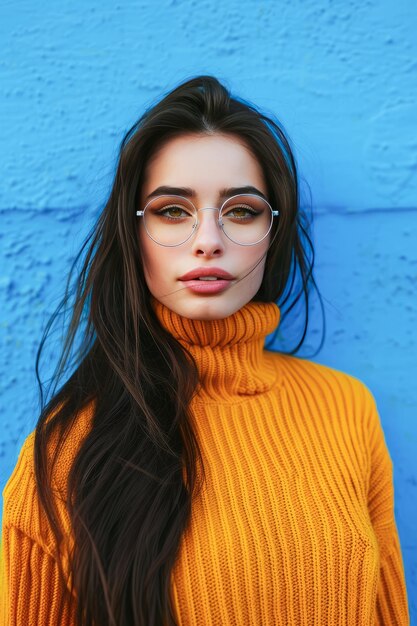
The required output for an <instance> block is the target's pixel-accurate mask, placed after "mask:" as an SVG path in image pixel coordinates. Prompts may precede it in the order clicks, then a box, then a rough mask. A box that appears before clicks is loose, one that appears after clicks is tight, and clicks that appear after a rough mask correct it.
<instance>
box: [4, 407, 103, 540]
mask: <svg viewBox="0 0 417 626" xmlns="http://www.w3.org/2000/svg"><path fill="white" fill-rule="evenodd" d="M92 415H93V408H92V407H87V408H85V409H84V410H83V411H81V412H80V414H79V415H78V416H77V418H76V420H75V421H74V424H73V425H72V427H71V428H70V430H69V432H68V435H67V436H66V438H65V440H64V441H63V442H62V444H61V446H59V450H58V449H57V438H56V436H55V435H53V436H52V437H51V440H50V441H49V443H48V449H47V451H48V461H50V460H51V459H52V458H53V456H54V454H55V453H56V452H57V451H58V454H57V461H56V463H55V464H54V465H53V470H52V489H53V492H54V495H55V496H56V503H57V510H58V514H59V516H60V518H61V521H62V522H63V524H64V526H66V525H67V516H66V512H65V507H64V505H63V503H64V502H65V498H66V482H67V477H68V473H69V471H70V469H71V466H72V463H73V461H74V459H75V456H76V454H77V451H78V449H79V447H80V446H81V443H82V441H83V439H84V438H85V436H86V435H87V433H88V432H89V429H90V425H91V418H92ZM3 527H4V528H7V527H14V528H17V529H19V530H20V531H21V532H22V533H24V534H25V535H27V536H28V537H31V538H32V539H34V540H36V541H38V542H40V543H42V541H40V538H43V541H45V543H48V541H49V539H50V538H51V537H49V533H48V524H47V522H46V515H45V513H44V510H43V507H42V505H41V502H40V499H39V495H38V489H37V484H36V476H35V431H33V432H31V433H30V434H29V435H28V437H27V438H26V439H25V441H24V443H23V445H22V448H21V450H20V453H19V457H18V460H17V463H16V465H15V468H14V470H13V472H12V474H11V476H10V478H9V480H8V482H7V483H6V486H5V488H4V490H3Z"/></svg>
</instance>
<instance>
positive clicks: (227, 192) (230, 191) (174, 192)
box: [146, 185, 268, 201]
mask: <svg viewBox="0 0 417 626" xmlns="http://www.w3.org/2000/svg"><path fill="white" fill-rule="evenodd" d="M240 194H256V195H257V196H261V197H262V198H264V199H265V200H267V201H268V198H267V197H266V196H265V194H263V193H262V191H260V190H259V189H257V188H256V187H254V186H253V185H245V186H244V187H225V188H223V189H221V190H220V193H219V197H220V198H222V199H223V198H230V197H231V196H237V195H240ZM196 195H197V194H196V192H195V190H194V189H191V188H190V187H170V186H169V185H161V186H160V187H157V188H156V189H154V190H153V191H152V192H151V193H150V194H149V195H148V196H146V199H147V200H149V199H150V198H154V197H155V196H184V197H185V198H195V196H196Z"/></svg>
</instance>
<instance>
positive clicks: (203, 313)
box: [167, 297, 246, 321]
mask: <svg viewBox="0 0 417 626" xmlns="http://www.w3.org/2000/svg"><path fill="white" fill-rule="evenodd" d="M172 304H173V305H174V306H170V305H169V304H168V303H167V306H168V307H169V308H171V309H172V310H173V311H174V312H175V313H178V314H179V315H181V316H182V317H187V318H188V319H191V320H202V321H210V320H221V319H224V318H226V317H229V315H233V313H236V311H238V310H239V309H241V308H242V307H243V306H245V304H246V300H245V301H244V302H239V301H230V299H229V301H228V302H224V301H222V300H221V299H220V298H215V297H212V298H208V297H205V298H198V299H193V301H192V302H187V303H182V304H179V303H178V304H177V305H176V304H175V303H172Z"/></svg>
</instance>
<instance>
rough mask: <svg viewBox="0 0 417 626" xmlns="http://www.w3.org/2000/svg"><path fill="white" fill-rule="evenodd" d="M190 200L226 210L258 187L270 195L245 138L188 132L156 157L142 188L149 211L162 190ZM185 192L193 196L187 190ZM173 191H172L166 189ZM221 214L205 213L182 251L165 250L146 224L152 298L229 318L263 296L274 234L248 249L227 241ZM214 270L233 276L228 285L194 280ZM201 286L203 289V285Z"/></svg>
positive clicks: (144, 247)
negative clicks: (241, 190) (233, 198)
mask: <svg viewBox="0 0 417 626" xmlns="http://www.w3.org/2000/svg"><path fill="white" fill-rule="evenodd" d="M160 187H165V188H168V187H169V188H174V189H175V190H176V191H174V190H172V191H170V193H176V195H181V196H184V195H187V197H189V199H190V200H191V201H192V202H193V204H194V206H195V207H196V208H197V209H201V208H205V207H218V208H220V206H221V204H222V203H223V202H224V201H225V199H226V198H227V197H230V196H232V195H236V194H237V193H239V191H235V190H236V189H239V188H242V187H253V188H254V189H253V191H252V193H261V194H263V195H265V196H267V189H266V184H265V180H264V176H263V173H262V170H261V167H260V165H259V163H258V161H257V160H256V159H255V157H254V156H253V155H252V153H251V152H250V151H249V149H248V148H247V147H246V146H245V144H244V143H243V141H240V140H239V139H238V138H235V137H232V136H227V135H221V134H215V135H197V134H187V135H182V136H180V137H177V138H175V139H171V140H169V141H168V142H167V143H166V144H164V145H163V147H162V148H161V149H160V150H159V151H157V152H156V154H155V155H154V156H153V157H152V158H151V159H150V161H149V162H148V164H147V167H146V170H145V177H144V183H143V186H142V195H141V207H140V209H143V208H144V207H145V205H146V204H147V202H148V201H149V199H150V196H151V195H152V194H154V192H155V191H156V190H157V189H158V188H160ZM184 188H186V189H187V191H184ZM159 193H160V194H161V193H167V191H166V190H165V191H161V192H159ZM218 218H219V214H218V211H213V210H206V211H198V220H199V226H198V228H197V230H196V232H195V233H194V235H193V236H192V237H191V238H190V239H188V241H186V242H185V243H183V244H181V245H179V246H177V247H164V246H161V245H159V244H158V243H156V242H155V241H153V240H152V239H151V238H150V237H149V236H148V235H147V233H146V230H145V228H144V224H143V218H138V219H139V242H140V249H141V253H142V259H143V266H144V273H145V279H146V283H147V285H148V288H149V290H150V292H151V294H152V295H153V296H154V297H155V298H156V299H157V300H159V301H160V302H162V303H163V304H164V305H166V306H167V307H168V308H169V309H171V310H172V311H174V312H175V313H178V314H179V315H181V316H183V317H188V318H190V319H199V320H212V319H221V318H224V317H227V316H228V315H231V314H232V313H235V312H236V311H237V310H239V309H240V308H241V307H243V306H244V305H245V304H247V303H248V302H249V301H250V300H251V299H252V298H253V297H254V295H255V294H256V293H257V291H258V289H259V287H260V285H261V282H262V278H263V272H264V265H265V257H266V252H267V250H268V245H269V235H268V236H267V237H266V238H265V239H264V240H263V241H261V242H260V243H257V244H255V245H252V246H242V245H239V244H237V243H234V242H232V241H231V240H230V239H228V238H227V237H226V235H225V234H224V233H223V231H222V230H221V228H220V227H219V225H218ZM207 271H208V273H209V274H210V276H218V275H219V274H220V275H221V274H222V273H223V274H222V275H223V278H224V277H227V280H222V281H221V283H220V282H219V281H217V282H216V283H215V281H213V280H210V278H208V279H207V280H202V281H201V280H199V279H197V280H198V282H197V283H196V280H188V277H187V276H186V275H187V274H189V273H190V272H195V274H193V276H192V278H193V279H195V276H196V275H198V274H199V272H201V274H202V276H203V277H204V273H206V278H207ZM200 284H201V287H200Z"/></svg>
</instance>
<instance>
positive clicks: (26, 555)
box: [0, 527, 75, 626]
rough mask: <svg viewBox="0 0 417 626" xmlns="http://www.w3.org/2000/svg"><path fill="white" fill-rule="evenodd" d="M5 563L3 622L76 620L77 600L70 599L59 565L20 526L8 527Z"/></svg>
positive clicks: (17, 625) (8, 625) (68, 624)
mask: <svg viewBox="0 0 417 626" xmlns="http://www.w3.org/2000/svg"><path fill="white" fill-rule="evenodd" d="M1 565H2V575H1V591H0V606H1V609H0V616H1V618H2V619H1V624H4V625H5V626H28V624H30V625H32V624H33V625H35V624H42V626H72V625H73V624H74V623H75V619H74V615H75V613H74V611H75V606H74V602H71V601H68V598H69V593H68V591H67V590H66V589H64V588H63V583H62V581H61V578H60V574H59V570H58V566H57V564H56V562H55V561H54V559H53V558H52V557H51V556H50V555H49V554H47V553H46V552H45V551H44V550H43V548H42V547H41V546H40V545H39V544H38V543H37V542H36V541H34V540H33V539H32V538H30V537H28V536H26V535H25V534H24V533H23V532H22V531H20V530H19V529H17V528H14V527H11V528H4V529H3V538H2V558H1ZM66 599H67V600H66ZM61 603H62V607H61V606H60V604H61Z"/></svg>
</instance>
